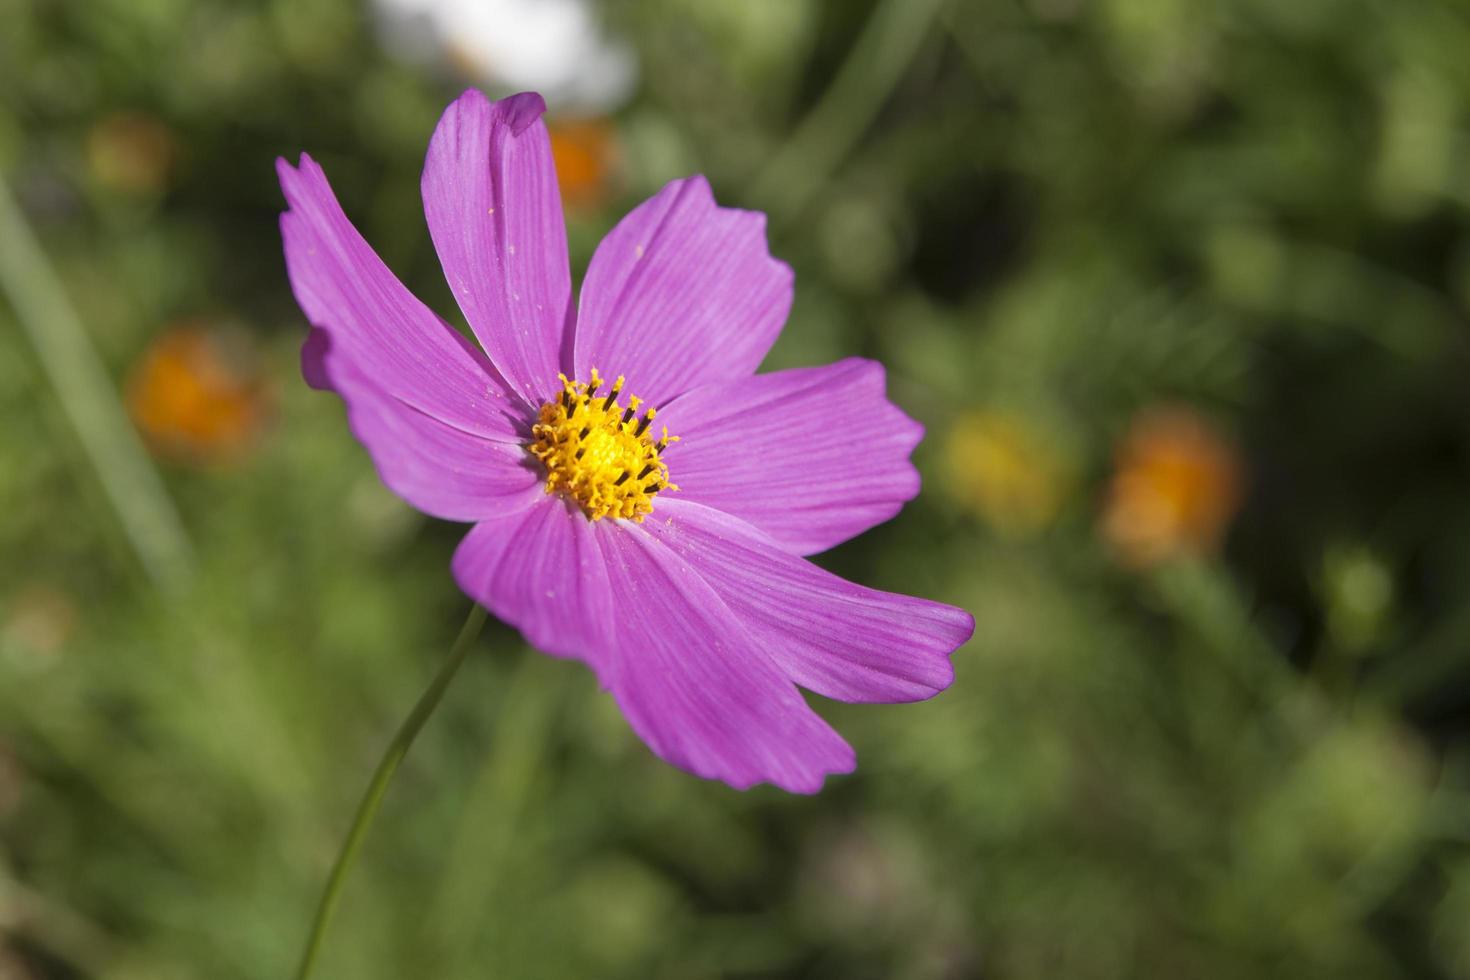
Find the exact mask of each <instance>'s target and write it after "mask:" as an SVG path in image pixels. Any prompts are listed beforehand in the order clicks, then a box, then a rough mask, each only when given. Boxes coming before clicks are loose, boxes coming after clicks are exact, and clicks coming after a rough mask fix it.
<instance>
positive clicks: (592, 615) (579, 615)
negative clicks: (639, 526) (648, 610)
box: [452, 488, 614, 687]
mask: <svg viewBox="0 0 1470 980" xmlns="http://www.w3.org/2000/svg"><path fill="white" fill-rule="evenodd" d="M452 570H453V572H454V579H455V581H456V582H458V583H459V587H460V588H461V589H463V590H464V591H465V594H466V595H468V596H470V597H471V598H472V599H474V600H475V601H476V602H478V603H480V604H481V605H482V606H484V607H485V608H486V609H488V610H490V611H491V612H493V613H494V614H495V615H496V616H497V617H499V618H500V619H501V620H503V621H505V622H507V623H509V624H510V625H512V626H514V627H516V628H517V629H519V630H520V631H521V632H522V633H523V634H524V635H525V637H526V640H527V642H529V643H530V644H531V645H532V646H534V647H536V648H537V649H538V650H541V651H543V652H545V653H550V654H553V655H555V656H558V657H576V658H578V659H580V660H583V661H585V662H586V663H587V664H588V665H590V666H591V667H592V668H593V670H595V671H596V672H597V675H598V677H599V679H600V680H601V681H602V684H603V686H604V687H607V686H608V685H610V684H611V682H612V668H613V661H612V659H611V650H612V622H613V619H614V605H613V598H612V593H611V591H610V588H609V586H608V581H607V569H606V568H605V566H604V564H603V560H602V553H601V551H600V550H599V549H598V546H597V543H596V541H595V540H594V527H593V524H592V522H591V521H589V520H587V518H586V517H584V516H583V515H582V513H581V512H580V511H577V510H576V509H575V508H573V507H571V506H569V505H568V504H567V503H566V501H565V500H563V499H562V498H561V497H556V496H548V495H547V494H546V493H545V492H544V491H543V490H542V489H539V488H538V489H537V490H536V491H535V492H534V494H532V495H530V496H528V497H526V498H525V506H523V507H520V508H518V509H516V510H514V511H513V512H508V513H505V514H503V515H500V516H497V517H494V518H491V519H488V520H485V521H483V522H481V523H479V524H476V525H475V526H474V527H473V528H472V529H471V530H470V533H469V534H468V535H466V536H465V539H464V540H463V541H462V542H461V543H460V546H459V548H458V550H456V551H455V553H454V561H453V563H452Z"/></svg>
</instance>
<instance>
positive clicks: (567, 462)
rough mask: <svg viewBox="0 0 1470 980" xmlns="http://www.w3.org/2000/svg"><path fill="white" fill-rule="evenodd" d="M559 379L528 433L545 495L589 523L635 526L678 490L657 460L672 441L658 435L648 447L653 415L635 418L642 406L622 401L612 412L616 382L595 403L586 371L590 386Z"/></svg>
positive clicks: (596, 383) (619, 386)
mask: <svg viewBox="0 0 1470 980" xmlns="http://www.w3.org/2000/svg"><path fill="white" fill-rule="evenodd" d="M560 377H561V397H559V398H557V399H556V400H555V401H550V402H547V403H546V404H545V405H542V406H541V412H540V414H539V415H538V416H537V422H536V424H535V425H534V426H532V427H531V436H532V438H533V441H532V442H531V444H530V445H529V446H527V447H526V448H527V450H529V451H530V453H531V455H532V456H535V457H536V458H537V459H539V460H540V461H541V463H542V465H543V466H545V467H546V492H547V493H554V492H559V493H562V494H564V495H565V496H567V497H568V498H570V499H571V500H573V501H575V502H576V504H577V506H579V507H581V508H582V513H584V514H586V515H587V516H588V517H589V518H591V519H592V520H594V521H595V520H599V519H600V518H603V517H624V518H627V519H629V520H634V521H642V520H643V518H644V515H646V514H650V513H652V512H653V498H654V496H655V495H656V494H658V493H659V492H660V491H662V490H677V489H679V488H678V487H677V486H675V485H674V484H672V483H670V482H669V468H668V466H667V465H666V464H665V463H664V461H663V460H662V459H660V458H659V453H661V452H662V451H663V450H664V449H665V448H667V447H668V445H669V443H671V442H678V441H679V439H678V437H677V436H670V435H669V430H668V429H663V430H662V431H661V432H660V434H659V438H658V439H657V440H656V441H655V440H654V438H653V435H652V434H651V433H650V431H649V427H650V426H651V425H652V424H653V419H654V416H656V415H657V414H658V409H656V408H650V409H648V411H647V412H645V413H644V414H643V417H642V418H639V417H638V409H639V407H640V406H641V405H642V404H643V400H642V399H641V398H637V397H629V399H628V406H627V407H626V408H624V407H623V406H622V405H619V404H618V395H619V394H620V393H621V392H622V390H623V379H622V378H621V377H619V378H618V380H617V381H615V382H613V386H612V390H610V391H609V392H608V393H607V394H606V395H602V396H598V394H597V391H598V389H599V388H601V387H602V378H601V377H600V376H599V375H598V373H597V369H596V368H593V369H592V380H591V381H587V382H581V381H568V380H567V377H566V375H560Z"/></svg>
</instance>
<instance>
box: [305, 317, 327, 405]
mask: <svg viewBox="0 0 1470 980" xmlns="http://www.w3.org/2000/svg"><path fill="white" fill-rule="evenodd" d="M331 347H332V337H331V335H330V334H328V333H327V332H326V331H325V330H323V329H321V328H320V327H314V328H312V329H311V330H310V331H309V332H308V333H307V335H306V339H305V340H304V341H302V343H301V377H302V378H303V379H305V381H306V383H307V385H309V386H310V387H312V388H315V389H316V390H317V391H333V390H335V389H334V387H333V385H332V379H331V377H330V375H329V374H328V372H327V352H328V351H329V350H330V349H331Z"/></svg>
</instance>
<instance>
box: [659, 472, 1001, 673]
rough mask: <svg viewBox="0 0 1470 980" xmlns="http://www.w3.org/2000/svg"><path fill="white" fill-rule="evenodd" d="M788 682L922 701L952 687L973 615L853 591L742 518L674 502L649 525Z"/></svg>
mask: <svg viewBox="0 0 1470 980" xmlns="http://www.w3.org/2000/svg"><path fill="white" fill-rule="evenodd" d="M644 526H645V527H647V528H648V529H649V532H650V533H651V534H653V535H654V536H655V537H657V538H658V539H659V542H660V543H662V544H663V545H665V546H667V548H668V549H669V550H670V551H672V552H673V553H675V554H677V555H678V556H679V557H681V558H682V559H684V561H685V562H687V563H688V565H689V567H690V568H691V569H693V571H694V573H696V574H698V576H699V577H700V578H701V579H703V580H704V581H705V582H707V583H708V584H709V585H710V586H711V587H712V588H713V589H714V591H715V592H716V593H717V594H718V595H719V597H720V599H721V600H722V601H723V602H724V604H725V605H726V606H728V607H729V609H730V611H731V612H733V613H734V614H735V617H736V618H737V619H738V620H739V621H740V624H741V626H742V627H743V628H744V629H745V631H746V632H748V633H749V634H750V635H751V636H752V637H753V638H754V639H755V642H756V645H757V647H759V649H761V650H762V651H763V652H764V653H765V655H766V656H767V657H769V658H770V659H771V660H772V661H773V662H774V663H775V664H776V665H777V666H778V667H779V668H780V669H781V671H782V672H783V673H785V675H786V676H787V677H789V678H791V680H793V681H795V682H796V683H797V684H800V685H801V686H802V687H805V688H809V689H810V690H813V691H816V692H817V693H819V694H823V695H826V696H827V697H830V698H837V699H838V700H841V701H876V702H892V701H917V700H922V699H924V698H928V697H932V696H933V695H935V694H937V693H939V692H940V691H942V690H944V689H945V688H946V687H948V686H949V684H950V682H951V681H952V680H953V679H954V669H953V667H952V666H951V665H950V662H949V655H950V653H951V652H953V651H954V650H955V648H957V647H958V646H960V645H961V644H962V643H964V642H965V641H966V640H968V639H969V638H970V636H971V634H972V633H974V631H975V620H974V619H973V618H972V617H971V616H970V614H969V613H967V612H965V611H964V610H962V609H956V608H955V607H953V606H946V605H943V604H941V603H937V602H929V601H928V600H925V599H917V598H914V597H912V596H905V595H896V594H893V593H890V592H878V591H876V590H874V589H868V588H864V587H863V586H861V585H854V584H853V583H851V582H848V581H845V580H843V579H841V578H838V577H837V576H836V575H833V574H831V573H830V572H827V571H824V570H823V569H821V568H818V567H817V566H816V565H813V564H812V563H811V562H809V561H806V560H805V559H802V558H798V557H796V556H795V555H792V554H789V553H788V552H786V551H783V550H782V549H781V548H780V547H779V546H778V545H777V544H776V542H775V541H773V540H771V539H770V538H768V537H766V536H765V535H763V534H761V533H760V532H759V531H757V530H756V529H755V528H753V527H751V526H750V525H749V524H746V523H745V522H744V521H741V520H739V519H738V518H735V517H731V516H730V515H728V514H723V513H721V512H719V511H717V510H713V509H711V508H709V507H703V506H700V505H698V504H694V503H690V502H688V501H683V500H679V499H677V498H673V497H671V498H670V499H669V500H667V501H665V500H663V499H660V500H659V503H658V507H657V510H655V512H654V513H653V515H652V516H650V517H649V519H648V520H647V521H646V522H645V525H644Z"/></svg>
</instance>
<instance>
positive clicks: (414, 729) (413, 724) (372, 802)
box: [296, 604, 486, 980]
mask: <svg viewBox="0 0 1470 980" xmlns="http://www.w3.org/2000/svg"><path fill="white" fill-rule="evenodd" d="M485 615H486V614H485V610H484V608H483V607H481V606H480V605H478V604H477V605H475V606H474V607H473V608H471V609H470V615H469V618H468V619H466V620H465V623H464V626H463V627H462V628H461V629H460V631H459V638H458V639H456V640H455V641H454V648H453V649H452V650H451V651H450V653H449V659H448V660H446V661H445V662H444V666H443V667H440V668H439V673H437V674H435V675H434V679H433V680H432V681H430V682H429V686H428V687H427V688H426V689H425V690H424V693H423V694H421V695H419V700H418V703H417V704H415V705H414V706H413V710H412V711H410V712H409V714H408V717H407V718H405V719H404V720H403V724H402V725H401V726H400V727H399V729H398V733H397V734H396V735H394V736H393V741H392V742H389V743H388V750H387V751H386V752H385V753H383V758H382V760H381V761H380V762H379V763H378V768H377V770H376V771H375V772H374V773H373V779H372V782H370V783H368V788H367V791H366V792H365V793H363V796H362V802H360V803H359V804H358V805H357V813H356V814H355V815H354V816H353V818H352V827H351V828H350V829H349V830H348V831H347V839H346V840H344V841H343V842H342V850H341V852H340V853H339V854H338V855H337V860H336V862H335V863H334V864H333V865H332V872H331V874H329V875H328V876H327V884H326V886H325V887H324V888H323V889H322V897H321V901H320V902H318V903H317V909H316V916H315V918H314V919H313V920H312V923H311V932H310V933H309V934H308V936H307V939H306V948H305V949H304V950H303V951H302V954H301V964H300V966H298V967H297V969H296V980H306V978H307V977H309V976H311V971H312V968H313V967H314V966H315V965H316V961H317V956H318V955H319V954H320V953H321V947H322V940H323V938H325V936H326V933H327V927H328V926H329V925H331V922H332V916H333V915H335V914H336V911H337V903H338V902H339V901H340V900H341V898H342V883H343V882H344V881H345V880H346V878H347V872H348V871H349V870H351V868H352V865H353V863H354V862H355V861H356V860H357V855H358V853H359V852H360V851H361V850H362V843H363V841H364V840H366V839H367V832H368V829H369V828H370V827H371V826H372V825H373V818H374V817H376V816H377V815H378V809H379V807H381V806H382V805H383V797H384V796H385V795H386V794H387V792H388V784H389V783H390V782H392V781H393V774H394V773H396V772H397V771H398V764H399V763H400V762H402V761H403V758H404V756H406V755H408V750H409V747H410V746H412V745H413V740H414V739H415V738H417V737H418V733H419V730H420V729H421V728H423V727H424V722H426V721H428V720H429V716H430V715H432V714H433V713H434V709H435V708H437V707H438V706H439V701H440V699H442V698H443V697H444V692H445V690H446V689H448V687H449V682H450V681H451V680H453V679H454V675H455V674H456V673H458V672H459V668H460V665H461V664H463V663H464V661H465V658H466V657H468V656H469V652H470V650H471V648H473V647H474V645H475V638H476V637H478V636H479V635H480V630H481V628H483V627H484V625H485Z"/></svg>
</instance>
